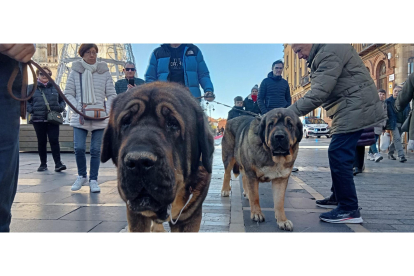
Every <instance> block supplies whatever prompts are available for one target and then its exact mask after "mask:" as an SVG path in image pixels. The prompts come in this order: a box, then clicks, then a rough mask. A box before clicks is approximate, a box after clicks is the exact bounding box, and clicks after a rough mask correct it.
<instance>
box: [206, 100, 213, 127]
mask: <svg viewBox="0 0 414 276" xmlns="http://www.w3.org/2000/svg"><path fill="white" fill-rule="evenodd" d="M206 105H207V107H206V109H205V111H207V110H209V111H210V116H209V118H210V119H211V110H213V112H214V111H215V109H214V104H209V103H208V102H206ZM210 119H209V121H210V124H211V120H210Z"/></svg>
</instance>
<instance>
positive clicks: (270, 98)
mask: <svg viewBox="0 0 414 276" xmlns="http://www.w3.org/2000/svg"><path fill="white" fill-rule="evenodd" d="M257 103H258V105H259V107H260V110H261V111H262V114H263V115H264V114H266V113H267V112H268V111H270V110H272V109H273V108H280V107H285V108H286V107H289V106H290V105H291V104H292V98H291V97H290V88H289V84H288V82H287V81H286V80H285V79H283V78H282V77H281V76H274V75H273V72H270V73H269V74H268V75H267V78H265V79H264V80H263V81H262V83H261V84H260V88H259V95H258V96H257Z"/></svg>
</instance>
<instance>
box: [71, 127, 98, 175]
mask: <svg viewBox="0 0 414 276" xmlns="http://www.w3.org/2000/svg"><path fill="white" fill-rule="evenodd" d="M103 132H104V130H103V129H97V130H94V131H92V139H91V149H90V153H91V164H90V166H91V168H90V171H89V181H91V180H98V171H99V165H100V164H101V160H100V156H101V144H102V135H103ZM87 135H88V131H87V130H85V129H82V128H77V127H74V128H73V136H74V137H73V141H74V148H75V156H76V165H77V167H78V175H80V176H83V177H86V176H87V172H86V170H87V168H86V156H85V151H86V136H87Z"/></svg>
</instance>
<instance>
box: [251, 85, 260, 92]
mask: <svg viewBox="0 0 414 276" xmlns="http://www.w3.org/2000/svg"><path fill="white" fill-rule="evenodd" d="M253 89H256V90H257V91H259V86H258V85H257V84H256V85H255V86H253V88H252V90H251V91H253ZM251 91H250V92H251Z"/></svg>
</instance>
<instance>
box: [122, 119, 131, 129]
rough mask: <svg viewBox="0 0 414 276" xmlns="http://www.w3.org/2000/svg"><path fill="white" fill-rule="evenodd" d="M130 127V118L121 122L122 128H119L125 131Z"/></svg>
mask: <svg viewBox="0 0 414 276" xmlns="http://www.w3.org/2000/svg"><path fill="white" fill-rule="evenodd" d="M130 125H131V118H130V117H127V118H125V119H123V120H122V126H121V128H122V130H126V129H128V128H129V126H130Z"/></svg>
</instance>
